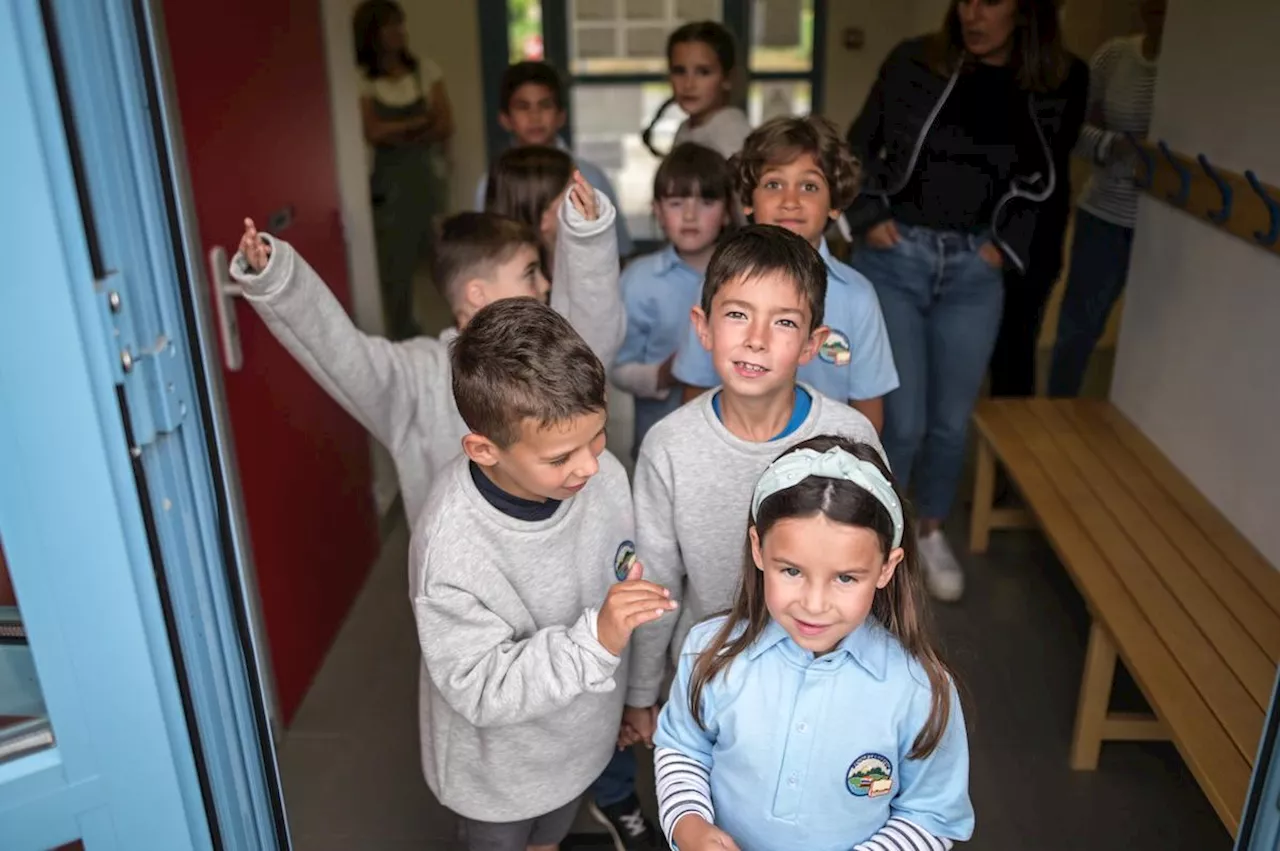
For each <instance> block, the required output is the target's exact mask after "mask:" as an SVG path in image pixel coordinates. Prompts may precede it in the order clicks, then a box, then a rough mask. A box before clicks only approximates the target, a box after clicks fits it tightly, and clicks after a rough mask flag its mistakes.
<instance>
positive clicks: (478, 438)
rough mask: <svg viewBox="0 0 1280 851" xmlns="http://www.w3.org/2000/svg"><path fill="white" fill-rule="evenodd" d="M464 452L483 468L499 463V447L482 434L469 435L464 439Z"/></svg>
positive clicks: (472, 433) (471, 433) (473, 433)
mask: <svg viewBox="0 0 1280 851" xmlns="http://www.w3.org/2000/svg"><path fill="white" fill-rule="evenodd" d="M462 451H463V452H464V453H465V454H466V456H467V457H468V458H470V459H471V460H472V461H475V462H476V463H477V464H479V465H480V466H481V467H492V466H494V465H495V464H497V463H498V445H497V444H496V443H494V442H493V441H492V440H490V439H489V438H487V437H485V436H484V435H482V434H476V433H475V432H470V433H468V434H467V435H466V436H465V437H463V438H462Z"/></svg>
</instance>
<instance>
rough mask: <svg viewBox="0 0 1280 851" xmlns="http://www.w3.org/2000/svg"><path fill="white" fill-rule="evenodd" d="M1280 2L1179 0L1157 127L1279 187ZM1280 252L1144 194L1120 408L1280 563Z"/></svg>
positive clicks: (1177, 145) (1178, 144)
mask: <svg viewBox="0 0 1280 851" xmlns="http://www.w3.org/2000/svg"><path fill="white" fill-rule="evenodd" d="M1278 32H1280V3H1256V2H1252V0H1217V2H1214V3H1196V2H1191V0H1172V2H1171V3H1170V9H1169V17H1168V22H1167V25H1166V34H1165V46H1164V55H1163V56H1162V57H1161V59H1160V76H1159V81H1158V84H1157V90H1156V105H1155V116H1154V121H1153V124H1152V128H1151V132H1152V136H1153V137H1154V138H1163V139H1166V140H1167V141H1168V143H1169V144H1170V146H1171V147H1173V148H1174V149H1175V150H1179V151H1184V152H1187V153H1189V154H1193V155H1194V154H1196V153H1200V152H1204V153H1205V154H1206V155H1207V156H1208V157H1209V159H1210V160H1211V161H1213V162H1215V163H1218V164H1220V165H1222V166H1223V167H1225V168H1228V169H1231V170H1233V171H1240V172H1242V171H1244V169H1246V168H1252V169H1254V170H1255V171H1256V172H1257V173H1258V174H1259V176H1261V177H1262V178H1263V179H1264V180H1268V181H1270V182H1271V183H1272V184H1276V183H1280V145H1277V143H1276V138H1277V136H1280V98H1278V97H1277V96H1276V91H1275V82H1276V81H1277V80H1280V53H1277V52H1276V45H1275V34H1276V33H1278ZM1278 320H1280V257H1278V256H1276V255H1275V254H1271V253H1267V252H1264V251H1262V250H1260V249H1258V248H1256V247H1254V246H1251V245H1249V244H1248V243H1246V242H1244V241H1242V240H1240V239H1238V238H1236V237H1233V236H1229V235H1227V234H1224V233H1222V232H1220V231H1217V230H1216V229H1214V228H1213V227H1211V226H1209V225H1208V224H1207V223H1202V222H1200V221H1197V220H1195V219H1193V218H1192V217H1190V216H1188V215H1186V214H1184V213H1181V212H1179V211H1178V210H1175V209H1173V208H1172V207H1169V206H1167V205H1165V204H1163V203H1161V202H1159V201H1155V200H1154V199H1151V198H1149V197H1144V198H1143V201H1142V210H1141V215H1140V218H1139V222H1138V227H1137V231H1136V242H1135V246H1134V255H1133V262H1132V265H1131V268H1130V274H1129V288H1128V293H1127V297H1126V306H1125V315H1124V321H1123V323H1122V326H1121V331H1120V343H1119V352H1118V356H1117V357H1118V362H1117V364H1116V373H1115V378H1114V383H1113V387H1112V399H1113V401H1114V402H1115V403H1116V404H1117V405H1118V406H1119V407H1120V408H1121V409H1122V410H1124V412H1125V413H1126V414H1128V416H1129V417H1130V418H1131V419H1133V420H1134V421H1135V422H1136V423H1137V425H1138V426H1139V427H1140V428H1141V429H1142V431H1143V432H1145V433H1146V434H1147V435H1148V436H1149V437H1151V439H1152V440H1154V441H1155V442H1156V443H1157V444H1158V445H1159V446H1160V448H1161V449H1162V450H1163V451H1164V452H1165V453H1166V454H1167V455H1168V456H1169V458H1170V459H1171V460H1172V461H1173V462H1174V463H1175V464H1176V465H1177V466H1178V467H1179V468H1180V469H1182V470H1183V471H1184V472H1185V473H1186V474H1187V475H1188V476H1189V477H1190V478H1191V479H1192V480H1193V481H1194V482H1195V483H1196V485H1197V487H1199V488H1200V489H1201V490H1202V491H1203V492H1204V493H1205V495H1206V496H1207V497H1209V499H1210V500H1212V501H1213V502H1214V503H1215V504H1216V505H1217V506H1218V507H1219V509H1220V510H1221V511H1223V513H1224V514H1226V515H1227V517H1229V518H1230V519H1231V520H1232V522H1233V523H1235V525H1236V526H1237V527H1238V528H1239V529H1240V530H1241V531H1242V532H1243V533H1244V534H1245V535H1246V536H1247V537H1248V538H1250V539H1251V540H1252V541H1253V543H1254V544H1255V545H1256V546H1257V547H1258V548H1259V549H1260V550H1261V551H1262V553H1263V555H1265V556H1266V557H1267V558H1268V559H1269V560H1270V561H1271V562H1272V564H1276V565H1280V523H1277V522H1276V518H1277V510H1278V509H1280V444H1278V443H1277V437H1276V436H1277V433H1278V431H1280V429H1278V427H1277V424H1278V423H1280V377H1278V370H1280V333H1277V321H1278Z"/></svg>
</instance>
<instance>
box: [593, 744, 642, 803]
mask: <svg viewBox="0 0 1280 851" xmlns="http://www.w3.org/2000/svg"><path fill="white" fill-rule="evenodd" d="M635 792H636V755H635V752H634V751H632V750H631V748H627V749H626V750H621V751H614V754H613V759H611V760H609V764H608V765H606V766H605V768H604V774H601V775H600V777H599V778H598V779H597V780H596V782H595V785H594V786H592V787H591V796H592V797H593V798H595V802H596V806H598V807H607V806H609V805H611V804H620V803H622V802H623V801H625V800H626V799H627V798H628V797H629V796H631V795H634V794H635Z"/></svg>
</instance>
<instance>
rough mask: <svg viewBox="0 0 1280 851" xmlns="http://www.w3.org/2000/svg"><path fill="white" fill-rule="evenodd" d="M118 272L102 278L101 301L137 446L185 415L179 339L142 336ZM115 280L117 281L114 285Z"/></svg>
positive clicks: (178, 422) (186, 404)
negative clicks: (135, 325)
mask: <svg viewBox="0 0 1280 851" xmlns="http://www.w3.org/2000/svg"><path fill="white" fill-rule="evenodd" d="M119 278H120V273H119V272H108V273H107V277H106V278H104V279H103V280H101V281H99V282H98V285H99V286H98V295H99V303H100V305H101V307H102V315H103V319H104V322H105V324H106V331H107V341H108V346H109V347H110V348H109V351H110V352H111V359H112V361H113V363H112V371H113V372H114V373H115V379H116V383H117V384H119V385H121V386H122V387H123V388H124V391H125V395H126V397H127V399H128V414H129V419H130V425H131V426H132V433H133V438H134V443H135V448H136V447H141V446H145V445H147V444H149V443H152V442H153V441H154V440H155V439H156V437H157V436H159V435H161V434H167V433H169V432H171V431H174V430H175V429H177V427H178V426H179V425H181V424H182V421H183V420H184V419H185V418H186V416H187V410H188V408H189V407H190V401H189V400H188V399H187V398H186V396H187V393H186V387H187V385H186V381H185V380H184V379H183V375H184V372H183V369H182V367H183V364H182V359H181V358H180V357H179V356H178V355H179V354H180V353H179V351H178V348H179V341H175V340H174V339H173V338H172V337H171V336H170V335H169V334H167V333H163V332H161V333H159V334H156V335H155V336H154V337H151V338H150V339H142V338H140V337H139V335H138V334H136V333H135V330H134V322H133V320H132V317H131V316H130V314H129V311H128V305H126V304H125V303H124V295H123V292H122V291H123V290H124V288H123V287H122V286H120V283H121V282H120V280H119ZM112 284H115V286H111V285H112Z"/></svg>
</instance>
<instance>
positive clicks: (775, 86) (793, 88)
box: [747, 80, 813, 127]
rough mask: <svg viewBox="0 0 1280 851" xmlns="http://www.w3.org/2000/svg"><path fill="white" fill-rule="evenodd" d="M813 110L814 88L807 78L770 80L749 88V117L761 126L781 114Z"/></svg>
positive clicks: (796, 113)
mask: <svg viewBox="0 0 1280 851" xmlns="http://www.w3.org/2000/svg"><path fill="white" fill-rule="evenodd" d="M812 111H813V89H812V87H811V86H810V84H809V82H808V81H807V80H769V81H759V82H755V83H752V84H751V85H750V86H749V87H748V88H747V118H748V119H749V120H750V121H751V126H752V127H759V126H760V125H761V124H763V123H764V122H766V121H768V120H769V119H770V118H777V117H778V116H780V115H808V114H809V113H810V112H812Z"/></svg>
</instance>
